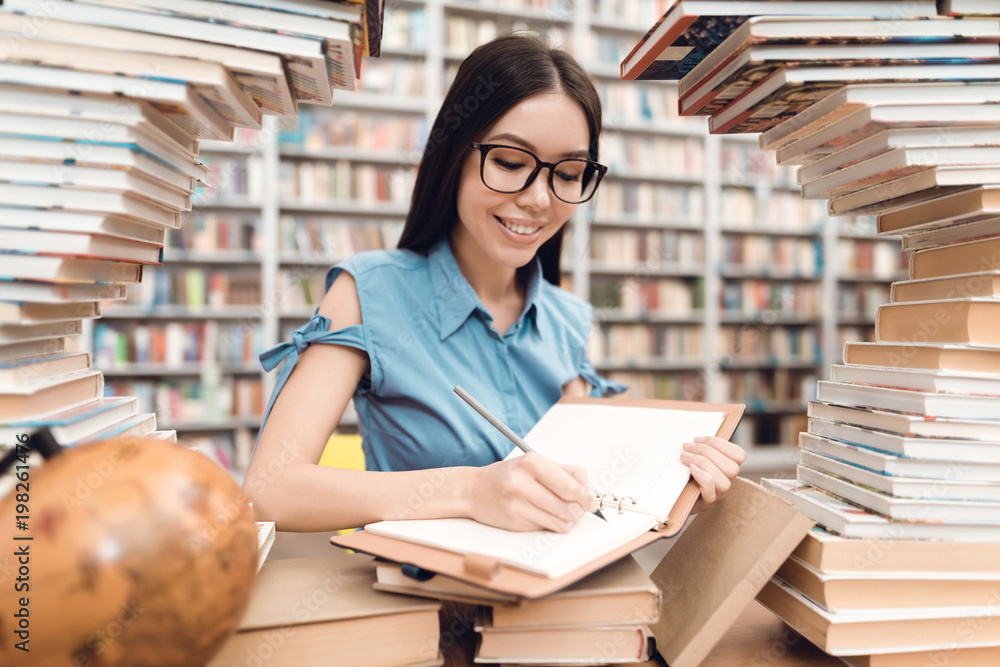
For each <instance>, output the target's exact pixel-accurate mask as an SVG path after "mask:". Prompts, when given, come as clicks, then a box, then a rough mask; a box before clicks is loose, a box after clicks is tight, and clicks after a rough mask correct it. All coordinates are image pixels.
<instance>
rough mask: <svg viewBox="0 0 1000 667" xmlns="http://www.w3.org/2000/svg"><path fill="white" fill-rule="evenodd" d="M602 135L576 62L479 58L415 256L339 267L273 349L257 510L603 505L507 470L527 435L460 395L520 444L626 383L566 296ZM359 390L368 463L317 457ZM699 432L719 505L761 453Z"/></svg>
mask: <svg viewBox="0 0 1000 667" xmlns="http://www.w3.org/2000/svg"><path fill="white" fill-rule="evenodd" d="M600 129H601V107H600V100H599V98H598V95H597V91H596V90H595V88H594V85H593V83H592V82H591V80H590V78H589V77H588V76H587V74H586V73H585V72H584V71H583V69H582V68H581V67H580V65H579V64H578V63H577V62H576V61H575V60H574V59H573V58H572V57H571V56H569V55H568V54H566V53H565V52H563V51H559V50H554V49H550V48H548V47H547V46H546V45H544V44H543V43H542V42H541V41H540V40H538V39H536V38H533V37H528V36H522V35H507V36H503V37H500V38H498V39H496V40H494V41H492V42H490V43H488V44H485V45H483V46H481V47H479V48H478V49H476V50H475V51H473V53H472V54H471V55H470V56H469V57H468V58H467V59H466V60H465V62H464V63H463V64H462V66H461V67H460V68H459V71H458V75H457V77H456V79H455V82H454V83H453V84H452V86H451V89H450V90H449V92H448V94H447V96H446V98H445V100H444V104H443V105H442V108H441V111H440V112H439V113H438V116H437V118H436V119H435V121H434V125H433V127H432V128H431V131H430V133H429V138H428V142H427V146H426V148H425V150H424V155H423V159H422V161H421V163H420V167H419V170H418V173H417V179H416V184H415V187H414V192H413V200H412V206H411V209H410V212H409V215H408V217H407V220H406V225H405V227H404V231H403V234H402V237H401V239H400V242H399V249H397V250H394V251H375V252H366V253H361V254H359V255H356V256H354V257H352V258H350V259H349V260H347V261H345V262H343V263H341V264H339V265H338V266H336V267H334V268H333V269H331V270H330V272H329V274H328V276H327V287H328V291H327V294H326V296H325V298H324V299H323V302H322V304H321V305H320V307H319V309H318V312H317V314H316V315H315V316H314V317H313V319H312V320H310V321H309V323H308V324H306V325H305V326H303V327H302V328H301V329H299V330H298V331H296V332H295V334H294V336H293V339H292V341H290V342H288V343H283V344H282V345H280V346H278V347H277V348H275V349H274V350H271V351H269V352H268V353H265V355H262V360H263V361H264V363H265V366H266V367H268V368H272V367H274V366H275V365H277V363H279V362H280V361H282V360H283V362H284V366H283V368H282V372H281V375H279V378H278V382H277V385H276V387H275V391H274V395H273V396H272V398H271V402H272V403H271V405H269V407H268V409H269V415H268V418H267V419H266V422H265V425H264V427H263V428H262V431H261V435H260V439H259V441H258V445H257V448H256V451H255V455H254V457H253V460H252V463H251V465H250V468H249V470H248V472H247V476H246V481H245V484H244V488H245V489H246V490H247V491H248V493H249V494H250V496H251V498H252V500H253V501H254V507H255V510H256V512H257V514H258V516H259V517H261V518H265V519H271V520H274V521H276V523H277V526H278V528H279V529H280V530H292V531H327V530H335V529H340V528H348V527H354V526H361V525H364V524H366V523H371V522H374V521H379V520H385V519H404V518H408V519H417V518H440V517H471V518H473V519H476V520H478V521H480V522H483V523H487V524H491V525H494V526H499V527H502V528H507V529H511V530H537V529H548V530H553V531H565V530H568V529H569V528H570V527H571V526H572V525H573V523H574V522H575V521H576V519H578V518H579V517H580V516H582V515H583V513H584V512H586V511H588V510H592V509H594V501H593V499H592V498H591V496H590V494H589V492H588V490H587V480H586V473H585V471H584V470H583V469H581V468H577V467H573V466H568V465H560V464H559V463H557V462H554V461H551V460H548V459H546V458H544V457H541V456H537V455H532V454H528V455H525V456H521V457H516V458H514V459H513V460H510V461H503V460H502V459H503V457H504V456H505V455H506V454H507V453H508V452H509V451H510V449H511V448H512V445H511V444H510V442H508V441H507V440H506V439H505V438H504V437H503V435H501V434H500V433H498V432H497V431H496V429H494V428H493V427H492V426H490V424H489V423H487V422H486V421H485V420H484V419H483V418H482V417H481V416H480V415H478V414H477V413H476V412H475V411H473V410H472V409H471V408H470V407H469V406H468V405H466V404H465V402H463V401H462V400H461V399H460V398H459V397H458V396H456V395H455V394H454V393H453V387H454V386H455V385H461V386H463V387H464V388H465V389H467V390H468V391H469V392H470V393H471V394H472V395H473V396H476V397H477V398H478V399H479V400H480V401H481V402H482V403H484V404H485V405H486V406H487V407H488V408H489V409H490V410H491V411H492V412H494V414H496V415H497V416H498V417H499V418H500V419H501V420H503V421H504V422H505V423H506V424H507V425H508V426H510V427H511V428H512V429H513V430H514V431H515V432H519V433H526V432H527V431H528V430H529V429H530V427H531V426H532V425H533V424H534V423H535V422H536V421H537V420H538V419H539V418H540V417H541V416H542V414H544V413H545V411H546V410H548V409H549V408H550V407H551V406H552V405H553V404H554V403H555V402H556V401H557V400H559V398H560V396H562V395H578V396H583V395H587V394H592V395H597V396H600V395H606V394H611V393H618V392H620V391H623V390H624V387H622V386H620V385H617V384H614V383H610V382H608V381H606V380H604V379H602V378H600V377H599V376H598V375H597V374H596V372H595V371H594V368H593V366H592V365H591V363H590V362H589V360H588V359H587V355H586V343H587V336H588V332H589V330H590V327H591V320H592V316H593V310H592V308H591V306H590V305H589V304H587V303H585V302H583V301H581V300H580V299H578V298H576V297H574V296H572V295H570V294H569V293H567V292H565V291H563V290H561V289H559V288H558V287H557V285H558V283H559V256H560V249H561V244H562V236H563V226H564V225H565V224H566V221H567V220H568V219H569V218H570V216H571V215H572V213H573V210H574V208H575V207H576V205H577V204H578V203H582V202H584V201H587V200H588V199H590V198H591V197H592V196H593V194H594V191H595V190H596V189H597V186H598V184H599V182H600V180H601V177H602V176H603V174H604V171H605V167H603V166H601V165H600V164H598V163H597V162H596V160H597V158H598V137H599V134H600ZM314 343H319V344H314ZM293 369H294V372H292V370H293ZM352 397H353V398H354V402H355V406H356V408H357V411H358V417H359V428H360V431H361V435H362V439H363V448H364V453H365V463H366V470H364V471H355V470H343V469H336V468H330V467H323V466H319V465H318V464H317V462H318V461H319V459H320V455H321V453H322V451H323V448H324V446H325V444H326V441H327V438H328V436H329V434H330V433H331V432H332V431H333V430H334V428H335V427H336V426H337V424H338V422H339V421H340V418H341V416H342V414H343V412H344V409H345V407H346V405H347V403H348V400H349V399H350V398H352ZM697 440H699V442H695V443H687V444H686V445H685V451H684V453H683V455H682V458H683V460H684V461H685V462H686V463H689V464H690V467H691V472H692V476H693V477H694V479H695V481H697V483H698V484H699V486H700V487H701V493H702V496H701V500H700V501H699V502H700V505H699V506H698V507H696V509H702V508H704V507H707V506H709V505H711V504H712V503H714V502H715V501H716V500H717V499H718V498H720V497H721V496H722V495H723V494H725V492H726V490H727V489H728V488H729V485H730V482H731V480H732V479H733V478H734V477H735V476H736V474H737V473H738V472H739V466H740V464H741V463H742V462H743V460H744V457H745V455H744V453H743V450H741V449H740V448H739V447H738V446H737V445H734V444H732V443H730V442H727V441H725V440H723V439H721V438H716V437H706V438H699V439H697Z"/></svg>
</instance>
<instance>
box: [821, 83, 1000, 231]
mask: <svg viewBox="0 0 1000 667" xmlns="http://www.w3.org/2000/svg"><path fill="white" fill-rule="evenodd" d="M998 76H1000V75H998ZM996 184H1000V168H998V167H997V166H996V165H995V164H992V165H961V166H949V165H945V166H940V167H933V168H931V169H927V170H924V171H918V172H917V173H915V174H908V175H906V176H902V177H900V178H893V179H890V180H888V181H884V182H882V183H878V184H875V185H872V186H871V187H867V188H865V189H863V190H858V191H856V192H850V193H847V194H842V195H837V196H835V197H831V198H830V202H829V204H827V211H828V212H829V214H830V215H834V216H837V215H875V214H879V213H889V212H892V211H895V210H897V209H900V208H905V207H907V206H913V205H915V204H919V203H921V202H924V201H930V200H932V199H937V198H938V197H943V196H947V195H950V194H954V193H957V192H961V191H962V190H971V189H973V188H976V187H979V186H982V185H996Z"/></svg>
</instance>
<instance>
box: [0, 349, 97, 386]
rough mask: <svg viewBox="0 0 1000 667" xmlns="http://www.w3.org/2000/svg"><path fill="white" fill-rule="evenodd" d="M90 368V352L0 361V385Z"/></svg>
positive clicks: (22, 382)
mask: <svg viewBox="0 0 1000 667" xmlns="http://www.w3.org/2000/svg"><path fill="white" fill-rule="evenodd" d="M89 368H90V353H89V352H61V353H57V354H48V355H42V356H37V357H31V358H28V359H18V360H15V361H4V362H0V385H11V384H24V383H25V382H34V381H35V380H41V379H43V378H49V377H53V376H55V375H60V374H62V373H73V372H75V371H84V370H87V369H89Z"/></svg>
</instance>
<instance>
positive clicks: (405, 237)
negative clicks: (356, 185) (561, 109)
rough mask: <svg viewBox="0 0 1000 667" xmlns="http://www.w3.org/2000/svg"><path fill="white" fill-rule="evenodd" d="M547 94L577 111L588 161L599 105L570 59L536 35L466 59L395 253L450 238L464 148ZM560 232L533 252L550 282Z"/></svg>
mask: <svg viewBox="0 0 1000 667" xmlns="http://www.w3.org/2000/svg"><path fill="white" fill-rule="evenodd" d="M548 92H562V93H565V94H566V95H568V96H570V97H571V98H573V99H574V100H576V101H577V102H579V103H580V106H582V107H583V112H584V115H585V116H586V117H587V126H588V129H589V130H590V149H589V150H590V156H589V157H590V159H591V160H594V161H596V160H597V154H598V150H597V149H598V140H599V137H600V133H601V100H600V97H598V95H597V90H596V89H595V88H594V84H593V82H592V81H591V80H590V77H589V76H588V75H587V73H586V72H585V71H584V70H583V68H582V67H581V66H580V64H579V63H578V62H577V61H576V60H575V59H574V58H573V57H572V56H571V55H569V54H568V53H566V52H565V51H562V50H560V49H553V48H551V47H549V46H548V45H547V44H545V43H544V42H543V41H542V39H540V38H538V37H535V36H533V35H528V34H517V33H514V34H509V35H503V36H501V37H497V38H496V39H494V40H493V41H491V42H488V43H486V44H483V45H482V46H480V47H478V48H477V49H475V50H474V51H473V52H472V53H471V54H469V57H468V58H466V59H465V61H464V62H463V63H462V65H461V66H460V67H459V68H458V75H457V76H456V77H455V81H454V83H452V85H451V88H450V89H449V90H448V94H447V95H446V96H445V99H444V102H443V103H442V105H441V110H440V111H439V112H438V115H437V118H435V119H434V125H433V126H432V127H431V130H430V133H429V134H428V137H427V145H426V146H425V148H424V155H423V158H422V159H421V160H420V167H419V168H418V170H417V178H416V182H415V184H414V188H413V198H412V201H411V203H410V211H409V214H408V215H407V216H406V224H405V226H404V227H403V233H402V236H401V237H400V239H399V247H400V248H403V249H407V250H412V251H414V252H418V253H420V254H422V255H426V254H427V252H428V250H430V248H431V247H432V246H433V245H434V244H435V243H437V242H438V241H439V240H440V239H441V238H445V237H447V236H448V235H449V234H450V233H451V230H452V229H453V228H454V226H455V223H456V222H458V209H457V200H458V182H459V178H460V175H461V173H462V163H463V162H464V159H465V154H466V151H468V150H470V144H471V143H472V142H473V141H475V140H476V139H477V138H478V137H479V136H480V135H481V134H482V133H483V132H484V131H485V130H486V128H488V127H489V126H490V125H492V124H493V123H494V122H496V121H497V120H498V119H499V118H500V117H501V116H502V115H504V114H505V113H507V111H509V110H510V109H511V107H513V106H514V105H516V104H517V103H518V102H520V101H521V100H523V99H525V98H527V97H530V96H532V95H537V94H539V93H548ZM563 229H565V228H563ZM563 229H560V230H559V232H558V233H556V235H555V236H553V237H552V238H551V239H549V240H548V241H546V242H545V243H544V244H543V245H542V247H541V248H539V249H538V253H537V255H538V257H539V259H541V262H542V275H543V276H544V277H545V279H546V280H548V281H549V282H550V283H552V284H554V285H558V284H559V257H560V254H561V250H562V239H563ZM519 277H521V275H520V272H519Z"/></svg>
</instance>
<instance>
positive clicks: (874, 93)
mask: <svg viewBox="0 0 1000 667" xmlns="http://www.w3.org/2000/svg"><path fill="white" fill-rule="evenodd" d="M992 102H1000V90H998V89H997V87H996V86H994V85H992V84H990V83H988V82H979V83H977V82H973V81H925V82H920V83H902V82H889V83H852V84H849V85H846V86H841V87H839V88H836V89H834V90H833V91H832V92H830V94H829V95H827V96H825V97H823V98H821V99H820V100H818V101H816V102H815V103H814V104H812V105H811V106H809V107H808V108H806V109H805V110H803V111H802V112H801V113H799V114H796V115H795V116H792V117H791V118H789V119H787V120H785V121H782V122H781V123H779V124H778V125H775V126H774V127H772V128H771V129H769V130H767V131H765V132H763V133H762V134H761V135H760V147H761V148H762V149H763V150H768V151H773V150H780V149H781V148H783V147H784V146H787V145H789V144H791V143H792V142H793V141H799V140H805V138H806V137H808V136H810V135H812V134H815V133H818V132H823V131H825V129H826V128H827V127H830V126H832V125H835V124H836V123H837V122H839V119H841V118H844V117H845V116H849V115H853V114H854V113H857V112H859V111H862V110H865V109H872V110H874V109H878V108H881V107H884V106H897V105H900V106H911V107H913V108H914V110H913V113H915V112H916V110H918V109H922V108H924V107H925V106H926V107H927V108H929V109H931V110H933V111H935V117H936V113H943V114H947V113H949V111H948V110H947V109H941V108H940V107H939V105H946V104H958V105H966V106H970V107H971V106H978V105H988V104H989V103H992ZM897 113H906V112H905V111H903V112H897ZM924 119H925V120H927V115H926V114H925V115H924Z"/></svg>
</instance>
